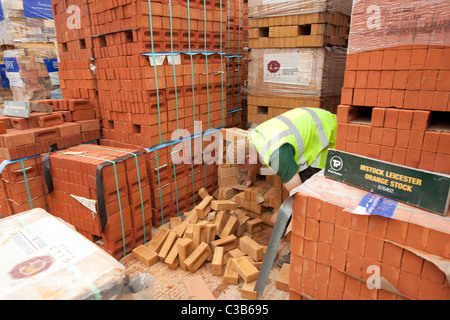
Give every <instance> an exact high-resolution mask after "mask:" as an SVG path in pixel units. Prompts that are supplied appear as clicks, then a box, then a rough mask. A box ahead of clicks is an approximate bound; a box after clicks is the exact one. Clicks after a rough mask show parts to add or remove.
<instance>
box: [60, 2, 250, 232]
mask: <svg viewBox="0 0 450 320" xmlns="http://www.w3.org/2000/svg"><path fill="white" fill-rule="evenodd" d="M71 5H75V6H79V8H80V12H81V14H80V15H81V20H80V24H81V26H80V27H81V29H85V27H86V29H85V30H86V31H81V30H79V31H76V29H71V28H69V27H68V24H67V22H68V20H67V19H68V18H69V17H70V16H71V14H70V12H71V11H70V10H69V11H68V9H69V8H70V6H71ZM188 5H189V6H188ZM53 12H54V16H55V25H56V30H57V35H58V48H59V51H60V53H61V54H62V56H61V63H62V64H63V66H62V67H61V68H60V70H62V71H61V72H62V74H63V76H62V77H61V78H62V79H63V82H64V85H62V87H63V89H62V92H63V97H64V98H69V97H70V98H78V99H80V98H90V96H89V97H86V96H83V95H81V92H80V90H77V88H83V86H84V85H86V84H87V83H89V85H90V81H88V82H86V80H89V79H90V75H91V74H89V72H87V71H86V70H88V66H89V67H91V65H95V75H96V83H97V89H98V90H97V93H98V102H99V109H100V114H101V119H102V125H103V129H102V130H103V131H102V133H103V137H104V139H102V140H101V144H102V145H108V146H121V147H130V148H137V149H138V150H143V149H144V148H150V147H152V146H156V145H159V144H161V143H164V142H166V141H169V140H171V139H176V138H177V134H173V131H175V130H177V129H184V130H187V132H189V134H194V133H197V134H198V133H200V132H201V131H202V130H206V129H210V128H215V127H221V126H227V125H230V123H231V125H236V124H238V123H241V121H240V117H241V115H242V111H241V110H239V107H240V106H241V102H240V101H239V98H241V97H240V96H239V97H236V95H238V94H239V91H238V86H237V85H236V82H237V81H239V82H242V81H243V79H244V77H243V76H238V74H241V73H242V71H243V69H240V68H239V64H237V63H236V61H237V60H238V59H239V58H238V57H236V58H229V57H228V54H230V55H231V54H236V53H239V52H241V53H242V52H243V50H242V47H243V46H244V41H240V38H241V39H243V36H242V35H241V34H242V32H243V30H242V29H243V28H241V27H240V26H239V23H241V25H243V24H244V12H245V10H244V3H243V1H242V0H233V1H224V0H215V1H203V0H196V1H189V2H188V1H169V2H168V1H147V0H127V1H120V2H117V1H106V2H105V1H99V0H96V1H86V0H84V1H83V0H79V1H73V2H72V1H67V0H59V1H54V2H53ZM150 21H151V26H150ZM153 52H154V53H155V56H154V55H153V54H152V53H153ZM145 54H146V55H145ZM89 56H90V57H91V58H93V59H92V60H91V61H88V58H89ZM172 60H173V61H172ZM78 62H79V63H78ZM154 62H156V65H154ZM172 62H173V63H172ZM240 62H241V63H242V59H241V60H240ZM80 68H82V70H84V71H83V72H82V73H79V71H80V70H81V69H80ZM236 70H237V71H236ZM89 71H90V70H89ZM78 74H83V75H85V76H83V77H81V78H79V77H78ZM230 76H231V77H230ZM228 81H229V82H230V83H231V82H232V85H230V83H228ZM92 85H93V83H92ZM229 110H234V112H233V113H229V116H228V111H229ZM236 110H237V111H236ZM196 122H200V123H201V126H199V123H196ZM184 132H186V131H184ZM182 135H183V136H184V133H183V134H182ZM193 141H196V139H192V141H191V142H192V143H193ZM208 143H209V142H205V144H206V145H207V144H208ZM172 147H173V144H170V145H168V146H165V147H161V148H157V151H156V152H154V151H153V152H149V153H148V154H147V165H148V167H147V168H148V176H149V179H150V180H151V181H152V184H151V194H152V205H153V211H154V217H159V219H160V220H159V221H156V220H154V221H153V223H154V224H158V223H161V222H162V221H164V220H165V219H166V217H169V216H173V215H174V214H178V212H180V213H182V210H183V209H184V208H188V209H190V208H192V206H193V204H194V197H187V196H183V195H188V194H190V191H188V189H189V188H191V189H192V187H191V185H192V183H191V181H194V183H193V184H194V186H196V185H198V184H200V181H202V182H203V184H202V187H210V188H212V186H213V185H215V184H216V182H215V180H216V179H215V177H214V173H215V172H216V171H215V170H216V169H215V168H214V165H204V164H203V163H202V162H200V164H192V166H191V165H190V164H187V165H177V166H174V165H173V163H172V160H171V157H169V156H168V155H170V154H171V152H172V150H171V149H172ZM197 153H201V151H197ZM156 156H157V157H158V159H157V160H158V166H156V159H155V158H156ZM192 156H193V157H196V155H195V154H194V151H193V152H192ZM160 171H161V172H160ZM164 171H166V173H165V172H164ZM158 173H161V174H160V179H158ZM158 180H159V181H158ZM186 181H187V182H186ZM196 181H198V182H196ZM160 193H161V194H162V196H160ZM193 194H197V192H193ZM189 199H190V200H189ZM160 200H161V201H160ZM188 202H190V203H188ZM165 207H167V208H166V209H164V208H165ZM154 219H158V218H154Z"/></svg>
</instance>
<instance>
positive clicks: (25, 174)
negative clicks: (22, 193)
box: [20, 160, 33, 209]
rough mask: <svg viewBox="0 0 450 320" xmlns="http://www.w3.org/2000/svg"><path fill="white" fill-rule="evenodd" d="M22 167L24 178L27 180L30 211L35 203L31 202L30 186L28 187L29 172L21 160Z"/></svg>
mask: <svg viewBox="0 0 450 320" xmlns="http://www.w3.org/2000/svg"><path fill="white" fill-rule="evenodd" d="M20 166H21V167H22V172H23V178H24V179H25V186H26V188H27V194H28V201H29V202H30V209H33V201H32V200H31V193H30V186H29V185H28V179H27V172H26V170H25V166H24V165H23V160H20Z"/></svg>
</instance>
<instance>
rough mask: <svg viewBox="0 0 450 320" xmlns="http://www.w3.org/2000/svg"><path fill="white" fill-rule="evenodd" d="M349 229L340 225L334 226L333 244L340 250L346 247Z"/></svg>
mask: <svg viewBox="0 0 450 320" xmlns="http://www.w3.org/2000/svg"><path fill="white" fill-rule="evenodd" d="M349 238H350V230H349V229H347V228H343V227H340V226H335V227H334V238H333V246H334V247H336V248H339V249H342V250H347V249H348V243H349Z"/></svg>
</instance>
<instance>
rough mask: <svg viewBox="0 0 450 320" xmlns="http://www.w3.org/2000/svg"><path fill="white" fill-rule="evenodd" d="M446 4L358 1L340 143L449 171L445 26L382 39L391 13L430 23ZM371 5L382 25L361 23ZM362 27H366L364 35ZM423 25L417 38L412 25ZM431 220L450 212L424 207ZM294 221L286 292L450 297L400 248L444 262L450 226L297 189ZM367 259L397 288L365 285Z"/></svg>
mask: <svg viewBox="0 0 450 320" xmlns="http://www.w3.org/2000/svg"><path fill="white" fill-rule="evenodd" d="M402 5H403V11H401V10H400V8H402ZM435 5H436V6H437V7H436V8H434V6H435ZM438 6H439V8H438ZM442 6H447V7H448V2H447V3H446V2H445V1H437V2H436V3H423V2H422V3H421V4H420V5H419V4H418V2H417V1H414V3H408V4H407V3H399V2H391V1H384V0H366V1H360V2H359V3H358V5H357V6H355V7H354V9H353V15H352V25H351V30H350V38H349V54H348V55H347V64H346V71H345V80H344V87H343V89H342V100H341V105H339V106H338V110H337V121H338V130H337V141H336V149H338V150H342V151H346V152H350V153H353V154H358V155H362V156H367V157H370V158H375V159H380V160H383V161H387V162H391V163H395V164H399V165H405V166H409V167H413V168H418V169H423V170H428V171H432V172H437V173H443V174H449V173H450V150H449V148H448V146H449V142H450V132H449V131H448V111H449V110H450V103H449V94H450V87H449V86H448V79H449V72H450V69H449V67H450V65H449V61H450V48H449V47H448V45H449V42H448V39H449V33H448V31H447V30H448V29H445V28H442V26H441V25H439V24H435V26H436V29H435V30H429V31H431V32H428V31H427V32H425V31H423V29H417V30H416V29H414V28H413V29H408V28H409V27H405V28H406V29H407V30H405V32H404V35H405V36H404V37H402V36H399V34H400V33H401V31H402V30H396V31H395V32H387V33H386V34H388V36H387V37H390V38H387V37H386V38H383V36H382V35H383V32H385V31H386V30H385V29H383V28H386V25H387V23H394V24H395V23H397V22H398V21H399V20H398V19H395V18H398V16H397V17H393V18H391V19H390V20H389V19H388V16H389V14H393V13H396V14H397V15H400V14H399V13H400V12H403V14H404V15H406V16H408V17H410V16H412V15H414V14H416V13H417V12H418V11H420V13H421V19H425V20H426V19H431V18H432V17H433V14H434V15H436V17H435V19H434V20H433V21H438V20H439V19H438V17H441V18H442V15H444V16H445V15H448V10H443V9H442ZM374 7H377V8H381V10H380V11H376V10H375V9H376V8H375V9H373V8H374ZM405 8H406V9H405ZM371 10H375V11H371ZM377 12H378V13H379V14H380V16H378V18H380V19H381V20H380V21H381V28H382V29H381V31H380V30H378V29H376V28H372V30H373V32H370V30H369V28H367V29H364V28H366V26H369V21H370V18H373V17H374V16H373V15H372V14H373V13H375V14H376V13H377ZM383 15H386V16H383ZM389 17H390V16H389ZM366 19H368V20H366ZM405 19H406V18H403V19H402V21H406V20H405ZM421 19H417V20H414V21H415V22H414V23H416V22H417V23H419V22H422V20H421ZM366 23H367V24H366ZM432 25H433V23H430V24H429V26H430V27H431V26H432ZM431 28H433V27H431ZM352 29H353V30H352ZM361 30H364V32H366V33H363V32H361V36H360V35H359V32H360V31H361ZM421 31H422V32H423V33H421V34H420V36H419V35H417V36H416V37H414V32H417V33H420V32H421ZM411 32H412V33H411ZM380 35H381V36H380ZM424 35H426V37H425V40H424ZM395 36H397V37H395ZM393 38H394V39H395V41H396V42H393V41H392V39H393ZM366 45H368V46H369V47H370V48H368V47H366ZM429 219H436V221H438V220H439V219H448V218H447V217H441V216H438V215H435V214H432V213H430V217H429ZM293 221H294V225H293V235H292V241H291V252H292V256H291V267H290V283H289V285H290V298H291V299H320V300H321V299H338V300H341V299H350V300H354V299H366V300H377V299H378V300H390V299H394V300H395V299H419V300H430V299H431V300H435V299H436V300H449V299H450V286H449V282H448V279H447V278H446V275H445V273H444V272H443V271H441V270H440V269H439V268H438V267H437V266H436V265H435V264H434V263H431V262H430V261H429V260H427V259H423V258H422V257H420V256H418V255H416V254H414V253H413V252H411V251H410V250H406V249H405V248H404V247H402V246H407V247H409V248H412V249H413V250H417V251H419V252H422V253H423V254H424V255H426V256H428V255H435V256H437V258H438V259H441V260H442V261H447V262H448V261H449V259H450V251H449V250H450V230H447V231H446V232H440V231H437V230H434V229H431V228H426V227H423V226H420V225H418V224H414V223H412V222H404V221H400V220H397V219H395V218H390V219H389V218H385V217H381V216H362V215H357V214H352V213H350V212H348V211H346V210H344V208H342V207H339V206H336V205H333V204H331V203H329V202H327V201H322V200H320V199H318V198H315V197H311V196H307V195H304V194H301V193H298V194H296V195H295V200H294V210H293ZM430 221H431V220H430ZM370 266H376V267H379V268H380V272H381V274H380V275H381V276H382V277H383V278H385V279H386V280H387V281H388V282H389V283H391V284H392V285H393V286H394V287H395V288H396V289H397V290H398V292H397V293H392V292H388V291H386V290H382V289H369V288H368V286H367V285H366V280H367V279H368V277H369V276H370V275H371V274H370V273H367V272H368V271H367V270H368V267H370Z"/></svg>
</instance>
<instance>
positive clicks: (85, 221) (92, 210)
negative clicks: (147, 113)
mask: <svg viewBox="0 0 450 320" xmlns="http://www.w3.org/2000/svg"><path fill="white" fill-rule="evenodd" d="M101 165H102V166H101ZM99 166H101V167H100V168H101V178H100V179H101V180H102V183H103V196H104V205H105V206H104V208H105V211H104V212H100V208H101V207H100V205H99V201H100V199H99V198H98V196H97V192H98V191H99V190H98V182H99V181H98V176H97V170H99V169H98V168H99ZM50 173H51V176H52V183H53V188H54V189H53V190H52V192H51V193H50V194H49V196H48V204H49V208H50V212H51V213H52V214H53V215H55V216H58V217H60V218H62V219H63V220H64V221H66V222H68V223H70V224H72V225H73V226H74V227H75V228H76V229H77V231H78V232H80V233H81V234H83V235H84V236H86V237H87V238H88V239H90V240H92V241H93V242H95V243H97V244H99V245H100V246H101V247H102V248H103V249H104V250H105V251H107V252H108V253H110V254H111V255H112V256H114V257H115V258H120V257H122V256H123V255H124V253H129V252H130V251H131V250H132V249H133V248H135V247H136V246H137V245H140V244H142V243H144V229H145V241H147V240H149V239H150V238H151V228H152V223H151V207H150V200H149V196H150V195H149V192H150V190H149V180H148V177H147V169H146V164H145V155H144V154H143V153H142V152H139V151H137V150H134V149H124V148H113V147H107V148H106V147H100V146H97V145H80V146H75V147H72V148H68V149H65V150H63V151H57V152H52V153H51V154H50ZM141 195H142V198H141ZM101 214H105V216H106V217H107V222H106V225H105V226H104V228H103V229H102V226H101V222H100V215H101ZM144 221H145V225H144ZM144 226H145V227H144Z"/></svg>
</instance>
